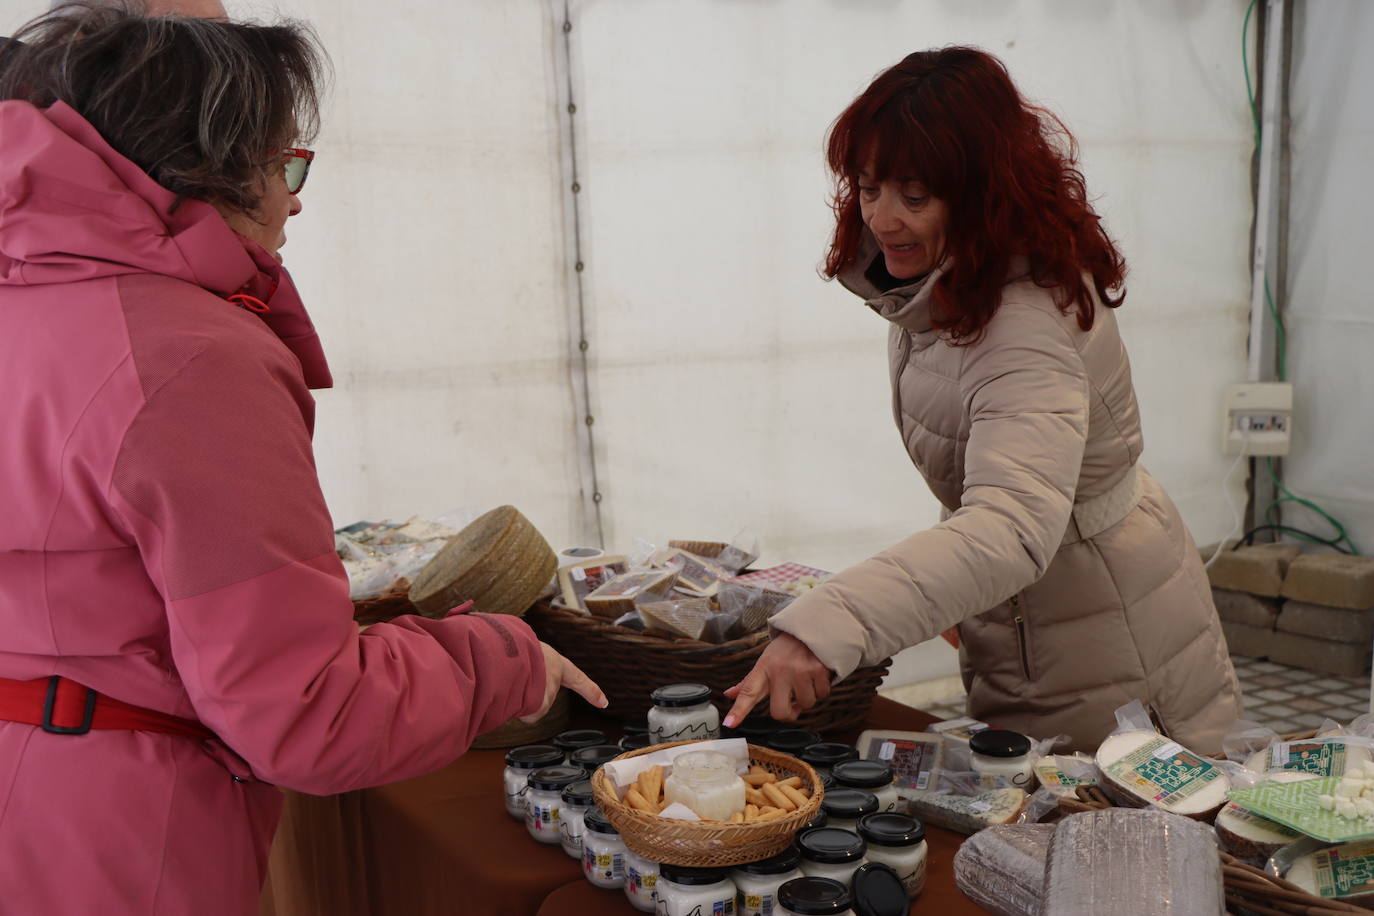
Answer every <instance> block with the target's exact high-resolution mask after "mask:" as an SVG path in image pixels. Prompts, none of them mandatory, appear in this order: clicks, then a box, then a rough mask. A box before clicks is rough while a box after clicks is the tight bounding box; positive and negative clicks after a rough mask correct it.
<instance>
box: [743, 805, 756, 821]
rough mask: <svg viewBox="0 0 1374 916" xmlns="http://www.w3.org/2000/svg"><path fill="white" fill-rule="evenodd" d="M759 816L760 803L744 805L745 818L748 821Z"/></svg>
mask: <svg viewBox="0 0 1374 916" xmlns="http://www.w3.org/2000/svg"><path fill="white" fill-rule="evenodd" d="M758 816H759V806H758V805H745V806H744V819H745V820H746V821H752V820H753V819H754V818H756V817H758Z"/></svg>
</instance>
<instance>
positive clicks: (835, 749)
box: [801, 741, 859, 773]
mask: <svg viewBox="0 0 1374 916" xmlns="http://www.w3.org/2000/svg"><path fill="white" fill-rule="evenodd" d="M801 759H802V760H805V761H806V762H807V763H809V764H811V766H812V767H814V768H815V770H816V772H817V773H820V772H824V771H826V770H829V769H831V768H832V767H834V766H835V764H837V763H843V762H844V761H846V760H858V759H859V751H858V749H857V748H855V747H854V746H853V745H850V744H841V743H839V742H838V741H820V742H817V743H816V744H809V745H807V746H806V747H804V748H802V752H801Z"/></svg>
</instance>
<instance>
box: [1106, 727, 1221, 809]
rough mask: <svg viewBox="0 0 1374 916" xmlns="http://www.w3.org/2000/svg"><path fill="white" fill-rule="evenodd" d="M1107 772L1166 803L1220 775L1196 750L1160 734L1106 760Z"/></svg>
mask: <svg viewBox="0 0 1374 916" xmlns="http://www.w3.org/2000/svg"><path fill="white" fill-rule="evenodd" d="M1107 772H1108V773H1109V774H1110V775H1112V776H1114V777H1115V778H1116V779H1117V780H1118V781H1120V782H1122V783H1124V784H1126V785H1128V786H1131V787H1132V788H1134V789H1135V791H1136V792H1138V793H1140V794H1141V795H1143V796H1144V797H1146V798H1148V799H1150V800H1151V801H1153V802H1155V803H1156V804H1158V805H1163V806H1165V807H1168V806H1169V805H1172V804H1177V803H1178V802H1181V801H1183V800H1184V799H1187V798H1190V797H1192V796H1193V795H1196V794H1197V793H1198V792H1200V791H1202V790H1203V789H1204V788H1206V787H1207V786H1208V785H1210V784H1211V783H1212V782H1214V781H1216V780H1217V779H1220V778H1221V775H1222V773H1221V771H1220V770H1218V769H1217V768H1216V767H1214V766H1212V764H1210V763H1208V762H1207V761H1205V760H1203V759H1202V758H1201V757H1199V756H1198V755H1197V754H1194V753H1193V752H1192V751H1189V750H1185V749H1184V748H1182V747H1180V746H1179V745H1178V744H1175V743H1174V742H1173V741H1170V740H1169V739H1168V738H1164V737H1162V736H1160V737H1155V738H1151V739H1150V740H1149V741H1147V742H1145V743H1144V744H1142V745H1141V746H1140V747H1138V748H1136V749H1135V750H1133V751H1131V752H1130V753H1129V754H1127V755H1126V756H1125V757H1122V758H1121V759H1120V760H1117V761H1116V762H1114V763H1110V764H1108V765H1107Z"/></svg>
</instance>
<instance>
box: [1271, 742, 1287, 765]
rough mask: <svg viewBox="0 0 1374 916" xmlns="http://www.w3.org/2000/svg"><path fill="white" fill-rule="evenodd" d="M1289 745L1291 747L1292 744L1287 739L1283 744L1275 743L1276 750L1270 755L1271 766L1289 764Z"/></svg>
mask: <svg viewBox="0 0 1374 916" xmlns="http://www.w3.org/2000/svg"><path fill="white" fill-rule="evenodd" d="M1289 747H1291V745H1290V744H1289V743H1288V742H1287V741H1284V742H1282V743H1281V744H1276V745H1274V752H1273V753H1272V754H1270V756H1269V766H1271V767H1286V766H1288V749H1289Z"/></svg>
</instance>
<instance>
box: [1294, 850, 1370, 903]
mask: <svg viewBox="0 0 1374 916" xmlns="http://www.w3.org/2000/svg"><path fill="white" fill-rule="evenodd" d="M1371 868H1374V842H1371V841H1369V840H1355V841H1354V842H1351V843H1342V844H1341V845H1340V846H1332V847H1329V848H1327V849H1319V850H1317V851H1316V852H1311V853H1308V854H1307V855H1305V856H1302V857H1300V858H1299V859H1298V860H1297V861H1296V862H1294V863H1293V865H1292V867H1291V868H1289V869H1288V874H1286V875H1284V877H1285V878H1287V879H1288V880H1289V881H1292V882H1293V883H1294V884H1296V885H1297V886H1298V887H1300V888H1302V889H1303V890H1305V891H1307V892H1308V893H1309V894H1313V895H1314V896H1317V897H1325V898H1328V899H1331V898H1340V899H1342V900H1351V901H1368V900H1370V899H1374V881H1369V880H1368V879H1367V877H1366V876H1367V875H1369V873H1370V869H1371Z"/></svg>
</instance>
